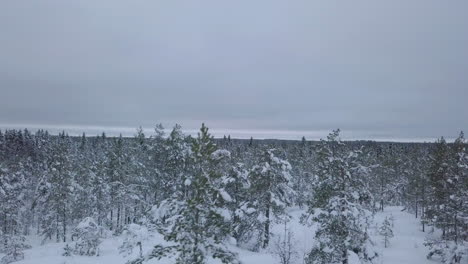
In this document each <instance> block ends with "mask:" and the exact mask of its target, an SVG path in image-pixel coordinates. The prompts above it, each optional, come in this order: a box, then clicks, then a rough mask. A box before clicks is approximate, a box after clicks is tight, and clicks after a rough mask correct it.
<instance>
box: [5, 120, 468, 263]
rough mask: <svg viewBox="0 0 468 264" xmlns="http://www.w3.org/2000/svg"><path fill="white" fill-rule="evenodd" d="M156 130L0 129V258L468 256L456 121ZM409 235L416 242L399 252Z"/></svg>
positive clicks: (358, 259)
mask: <svg viewBox="0 0 468 264" xmlns="http://www.w3.org/2000/svg"><path fill="white" fill-rule="evenodd" d="M164 131H165V130H164V128H163V127H162V125H157V126H156V128H155V131H154V133H152V134H151V135H145V134H144V133H143V130H142V129H138V130H137V132H136V133H135V137H133V138H124V137H108V136H106V135H105V134H102V135H99V136H89V135H84V134H83V136H81V137H72V136H68V135H67V134H66V133H61V134H59V135H50V134H49V133H48V132H47V131H43V130H39V131H37V132H34V133H32V132H30V131H28V130H6V131H5V130H3V131H0V259H1V260H0V263H2V264H6V263H12V262H17V261H18V263H52V264H54V263H113V264H117V263H128V264H140V263H177V264H189V263H190V264H203V263H231V264H237V263H246V264H249V263H252V264H253V263H258V264H262V263H266V264H270V263H272V264H273V263H278V264H300V263H305V264H326V263H329V264H332V263H342V264H352V263H385V264H392V263H397V261H398V263H414V264H419V263H447V264H449V263H450V264H455V263H468V262H467V258H468V156H467V150H466V148H465V147H466V145H465V139H464V137H463V133H461V134H460V136H459V138H457V139H456V140H455V141H453V142H446V141H445V140H444V138H440V139H439V140H438V141H437V142H433V143H384V142H372V141H341V139H340V131H339V130H336V131H333V132H331V133H330V134H329V135H328V137H327V138H325V139H323V140H320V141H308V140H306V139H305V138H303V139H302V141H284V140H283V141H281V140H255V139H250V140H240V139H231V137H230V136H225V137H224V138H221V139H214V138H213V137H212V136H211V135H210V133H209V131H208V128H207V127H206V126H204V125H203V126H202V127H201V129H200V131H199V133H198V136H189V135H185V134H184V133H183V132H182V129H181V127H180V126H178V125H176V126H175V127H174V128H173V129H172V131H171V132H170V133H165V132H164ZM411 223H412V224H411ZM405 232H411V233H412V234H416V235H414V236H417V237H419V238H420V241H419V242H414V243H413V242H412V240H410V239H411V238H408V237H406V236H410V237H411V234H409V233H405ZM410 241H411V242H410ZM418 243H419V244H418ZM403 245H405V246H403ZM413 246H414V248H411V247H413ZM405 247H406V250H408V251H407V252H410V253H411V254H413V255H414V256H413V255H398V254H401V253H398V252H400V251H398V250H400V249H401V250H405ZM405 259H406V260H408V261H412V262H404V261H405ZM414 259H419V260H420V262H415V261H413V260H414Z"/></svg>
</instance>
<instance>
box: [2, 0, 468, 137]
mask: <svg viewBox="0 0 468 264" xmlns="http://www.w3.org/2000/svg"><path fill="white" fill-rule="evenodd" d="M467 9H468V2H466V1H462V0H460V1H457V0H454V1H450V2H444V1H438V0H414V1H406V0H395V1H385V2H376V1H370V0H362V1H361V0H358V1H346V2H343V1H333V0H327V1H325V0H323V1H322V0H320V1H306V0H298V1H279V0H268V1H267V0H258V1H246V0H241V1H215V0H202V1H178V0H175V1H115V0H112V1H111V0H104V1H87V0H85V1H59V0H43V1H14V0H6V1H2V2H1V3H0V32H1V34H0V90H1V96H0V113H1V114H0V124H3V126H4V127H6V126H15V125H16V126H19V125H28V126H31V127H38V126H49V127H57V126H65V125H66V126H68V127H70V126H71V127H75V128H76V127H88V128H89V127H99V128H101V127H109V129H110V128H111V127H114V128H115V127H131V128H133V127H136V126H139V125H143V126H146V127H151V126H152V125H153V124H154V123H157V122H164V123H166V124H167V125H169V126H170V125H172V124H173V123H176V122H178V123H181V124H182V125H183V126H184V127H186V128H187V129H194V128H196V127H198V126H199V123H200V122H202V121H205V122H207V123H208V124H209V125H210V126H211V127H214V128H218V129H220V130H222V131H224V132H226V131H234V130H236V131H243V132H245V133H248V132H246V131H252V134H255V135H258V133H259V132H258V131H264V134H265V135H266V134H268V133H273V134H272V135H279V134H281V135H282V136H281V137H285V136H284V135H286V134H287V131H291V132H290V135H291V137H294V138H295V137H296V136H297V135H299V134H301V133H303V134H306V135H307V134H308V133H309V134H311V135H312V134H314V133H312V132H311V131H327V130H330V129H333V128H336V127H340V128H342V129H343V130H344V131H351V132H350V134H352V135H353V137H356V138H389V137H392V138H433V137H437V136H441V135H444V136H448V137H453V136H455V135H456V134H457V132H458V131H459V130H463V129H465V130H466V129H467V128H468V127H467V122H468V121H467V120H468V106H467V103H466V101H467V99H468V88H467V84H468V74H466V70H467V69H468V49H467V48H466V47H468V17H467V16H466V12H465V11H466V10H467ZM0 126H2V125H0ZM255 131H256V132H255ZM265 131H268V132H265ZM274 131H277V132H274ZM278 131H279V132H278ZM262 133H263V132H262ZM275 133H276V134H275ZM296 133H297V134H296Z"/></svg>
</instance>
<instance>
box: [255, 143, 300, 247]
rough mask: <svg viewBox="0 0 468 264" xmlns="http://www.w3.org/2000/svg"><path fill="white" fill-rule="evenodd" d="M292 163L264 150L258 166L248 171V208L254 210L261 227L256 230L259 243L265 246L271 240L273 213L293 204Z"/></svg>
mask: <svg viewBox="0 0 468 264" xmlns="http://www.w3.org/2000/svg"><path fill="white" fill-rule="evenodd" d="M291 169H292V168H291V164H290V163H289V162H288V161H286V160H283V159H281V158H278V157H277V156H276V155H275V154H274V149H269V150H266V151H265V152H264V153H263V155H262V157H261V158H260V162H259V164H258V165H256V166H254V167H253V168H252V169H251V171H250V174H249V179H250V182H251V190H250V192H251V195H252V197H254V200H252V202H251V207H253V208H255V209H256V210H257V215H258V216H257V220H258V221H259V223H258V224H259V225H261V226H263V227H262V228H261V229H260V230H259V234H260V237H259V242H261V246H262V247H263V248H266V247H267V246H268V244H269V243H270V225H271V221H272V219H273V217H274V216H276V217H277V216H282V215H283V214H285V209H286V207H287V206H288V205H290V204H292V202H293V200H294V196H295V192H294V190H293V189H292V187H291V186H292V179H291V174H290V172H291Z"/></svg>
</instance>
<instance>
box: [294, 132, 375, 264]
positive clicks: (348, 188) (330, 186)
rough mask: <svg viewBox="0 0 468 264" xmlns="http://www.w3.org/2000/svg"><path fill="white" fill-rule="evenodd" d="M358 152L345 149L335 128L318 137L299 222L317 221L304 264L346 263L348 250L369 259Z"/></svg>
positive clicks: (364, 187)
mask: <svg viewBox="0 0 468 264" xmlns="http://www.w3.org/2000/svg"><path fill="white" fill-rule="evenodd" d="M358 155H359V153H358V152H356V151H349V150H348V149H347V148H346V146H345V145H344V143H342V141H341V140H340V138H339V130H335V131H333V132H332V133H331V134H330V135H329V136H328V138H327V140H322V141H321V143H320V145H319V147H318V150H317V162H318V164H317V165H318V169H317V172H316V173H317V175H316V182H315V184H314V188H313V191H314V192H313V194H314V195H313V197H312V199H311V200H310V201H309V204H308V205H309V209H308V213H307V214H306V215H304V217H303V219H302V220H303V222H304V223H310V222H309V221H310V220H312V221H313V223H315V224H317V225H318V227H317V231H316V234H315V239H316V243H315V245H314V246H313V248H312V250H311V251H310V253H309V255H308V256H307V257H306V259H305V261H306V263H308V264H335V263H340V264H347V263H348V261H349V257H350V254H355V255H357V256H358V257H359V259H360V260H361V261H362V262H363V263H369V262H372V259H374V258H375V257H376V253H375V252H374V251H373V250H372V248H371V245H372V242H371V241H370V238H369V235H368V233H367V229H368V225H369V217H370V212H369V211H368V210H367V209H366V207H367V206H369V205H370V203H371V197H372V196H371V194H370V193H369V191H368V188H367V184H366V182H365V180H364V179H365V178H366V177H364V176H363V175H365V174H366V173H367V172H368V170H367V168H365V167H362V166H361V165H360V164H359V163H357V162H356V160H357V159H358Z"/></svg>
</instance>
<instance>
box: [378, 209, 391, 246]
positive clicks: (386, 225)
mask: <svg viewBox="0 0 468 264" xmlns="http://www.w3.org/2000/svg"><path fill="white" fill-rule="evenodd" d="M379 234H380V235H381V236H382V238H383V241H384V245H385V248H387V246H388V245H389V244H390V239H391V238H392V237H393V230H392V225H391V223H390V221H389V219H388V217H385V220H384V221H383V223H382V225H381V226H380V228H379Z"/></svg>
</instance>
